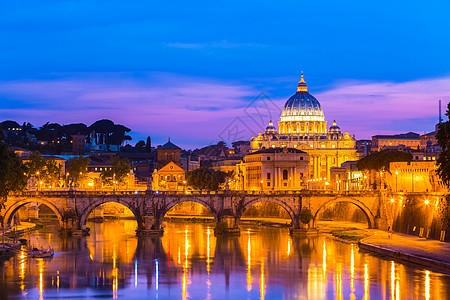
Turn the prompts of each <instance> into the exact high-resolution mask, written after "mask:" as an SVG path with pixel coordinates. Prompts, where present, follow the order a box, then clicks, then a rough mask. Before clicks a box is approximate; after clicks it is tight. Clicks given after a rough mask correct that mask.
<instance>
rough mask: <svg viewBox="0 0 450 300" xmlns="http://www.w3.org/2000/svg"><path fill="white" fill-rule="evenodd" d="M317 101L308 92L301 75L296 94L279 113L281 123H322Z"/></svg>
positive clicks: (322, 116) (321, 114)
mask: <svg viewBox="0 0 450 300" xmlns="http://www.w3.org/2000/svg"><path fill="white" fill-rule="evenodd" d="M324 119H325V118H324V114H323V111H322V107H321V106H320V103H319V101H317V99H316V98H315V97H314V96H313V95H311V94H310V93H309V92H308V88H307V86H306V82H305V80H304V79H303V74H302V77H301V79H300V82H299V83H298V86H297V93H295V94H294V95H293V96H292V97H290V98H289V99H288V100H287V101H286V104H285V105H284V108H283V111H282V113H281V121H324Z"/></svg>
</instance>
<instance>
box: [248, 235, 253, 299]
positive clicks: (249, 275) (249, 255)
mask: <svg viewBox="0 0 450 300" xmlns="http://www.w3.org/2000/svg"><path fill="white" fill-rule="evenodd" d="M247 234H248V237H247V291H248V292H250V291H251V290H252V281H253V279H252V244H251V240H250V231H247Z"/></svg>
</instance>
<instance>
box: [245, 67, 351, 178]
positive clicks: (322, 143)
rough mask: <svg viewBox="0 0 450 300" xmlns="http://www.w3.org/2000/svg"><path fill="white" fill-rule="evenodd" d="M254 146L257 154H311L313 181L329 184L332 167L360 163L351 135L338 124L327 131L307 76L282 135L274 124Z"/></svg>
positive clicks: (288, 109) (289, 105) (284, 117)
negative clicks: (288, 151) (292, 151)
mask: <svg viewBox="0 0 450 300" xmlns="http://www.w3.org/2000/svg"><path fill="white" fill-rule="evenodd" d="M250 144H251V147H252V150H253V151H257V150H261V149H266V148H270V147H272V148H275V147H287V148H296V149H299V150H303V151H305V152H307V153H308V154H309V156H310V159H309V164H310V165H309V178H321V179H324V178H325V179H327V178H328V180H329V175H330V168H331V167H340V166H341V164H342V163H343V162H345V161H350V160H357V159H358V157H357V154H356V148H355V139H354V137H351V136H350V135H349V133H348V132H345V133H344V134H343V133H342V131H341V129H340V128H339V126H338V125H337V123H336V121H333V125H332V126H330V128H329V129H328V130H327V122H326V121H325V115H324V112H323V110H322V107H321V105H320V103H319V101H318V100H317V99H316V98H315V97H314V96H313V95H311V94H310V93H309V92H308V88H307V86H306V82H305V80H304V78H303V74H302V75H301V79H300V82H299V83H298V86H297V92H296V93H295V94H294V95H292V96H291V97H290V98H289V99H288V100H287V101H286V103H285V105H284V107H283V111H282V113H281V120H280V121H279V122H278V131H277V129H276V128H275V126H274V125H273V123H272V121H270V123H269V126H268V127H267V128H266V129H265V131H264V132H263V133H259V134H258V136H256V137H252V139H251V141H250Z"/></svg>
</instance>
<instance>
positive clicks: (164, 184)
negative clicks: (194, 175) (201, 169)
mask: <svg viewBox="0 0 450 300" xmlns="http://www.w3.org/2000/svg"><path fill="white" fill-rule="evenodd" d="M185 186H186V178H185V172H184V169H183V168H181V167H180V166H178V165H177V164H176V163H174V162H172V161H171V162H170V163H168V164H167V165H165V166H164V167H162V168H161V169H159V170H156V169H155V171H154V172H153V180H152V189H153V190H154V191H182V190H183V189H184V188H185Z"/></svg>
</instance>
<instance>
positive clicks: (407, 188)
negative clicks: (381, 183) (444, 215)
mask: <svg viewBox="0 0 450 300" xmlns="http://www.w3.org/2000/svg"><path fill="white" fill-rule="evenodd" d="M436 168H437V166H436V162H435V161H411V162H391V163H390V165H389V169H390V172H386V183H387V187H388V188H389V189H390V190H391V191H393V192H416V193H417V192H445V191H447V189H446V188H445V187H444V185H443V183H442V181H441V180H440V178H439V176H438V175H437V174H436Z"/></svg>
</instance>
